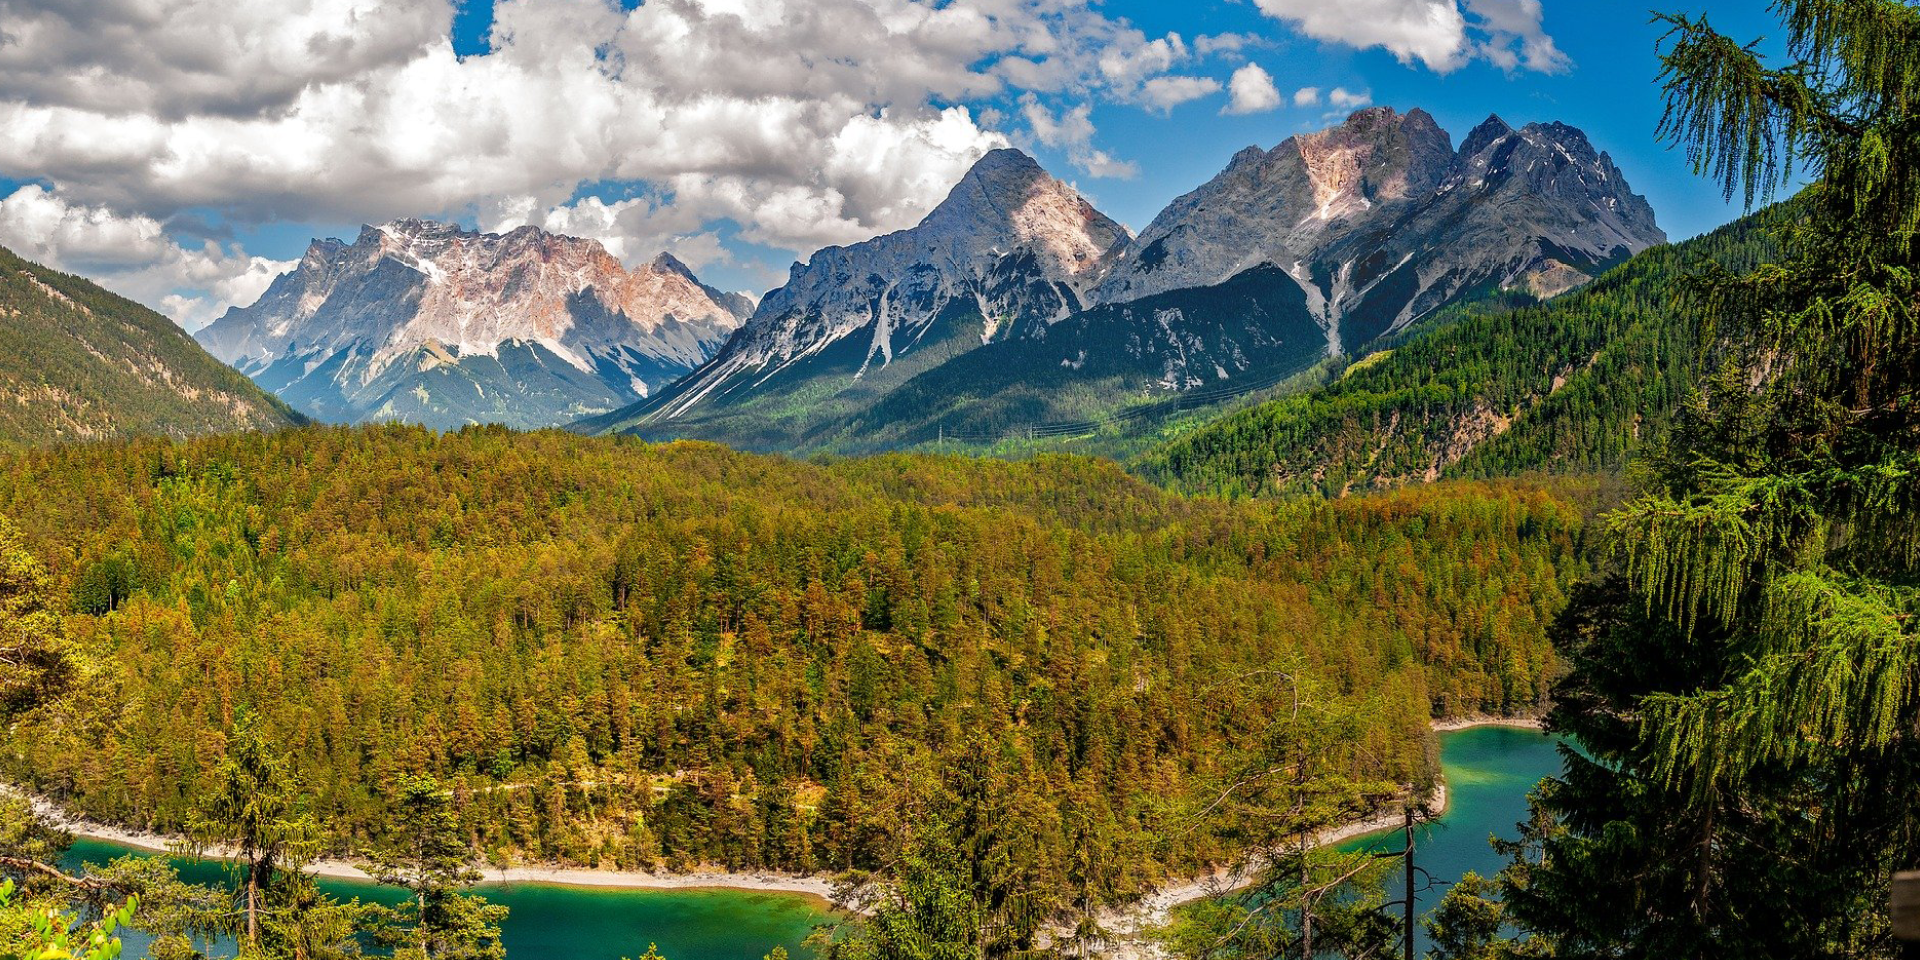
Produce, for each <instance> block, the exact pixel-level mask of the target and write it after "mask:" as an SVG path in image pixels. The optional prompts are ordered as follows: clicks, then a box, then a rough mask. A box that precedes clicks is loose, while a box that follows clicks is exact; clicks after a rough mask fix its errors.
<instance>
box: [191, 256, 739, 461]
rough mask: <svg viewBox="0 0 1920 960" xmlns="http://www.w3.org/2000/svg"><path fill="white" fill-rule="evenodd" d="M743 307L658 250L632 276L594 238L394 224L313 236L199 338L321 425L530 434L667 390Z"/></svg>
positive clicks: (717, 341) (731, 326) (734, 324)
mask: <svg viewBox="0 0 1920 960" xmlns="http://www.w3.org/2000/svg"><path fill="white" fill-rule="evenodd" d="M747 309H748V302H747V300H746V298H744V297H741V296H740V295H738V294H725V293H721V292H720V291H718V290H715V289H713V288H711V287H708V286H706V285H705V284H702V283H701V282H700V281H699V280H698V279H697V278H696V277H695V276H694V275H693V272H692V271H691V270H689V269H688V268H687V267H686V266H685V265H684V264H682V263H680V262H679V261H678V260H675V259H674V258H673V257H671V256H670V255H667V254H661V255H660V257H659V258H657V259H655V260H654V261H653V262H652V263H649V264H645V265H643V266H641V267H639V268H636V269H633V270H628V269H627V268H626V267H625V266H623V265H622V264H621V263H620V261H619V260H618V259H617V258H615V257H614V256H613V255H612V254H610V253H608V252H607V250H606V248H605V247H603V246H602V245H601V244H600V243H599V242H598V241H594V240H585V239H578V238H572V237H562V236H557V235H554V234H550V233H547V232H546V231H543V230H539V229H537V228H534V227H521V228H519V229H516V230H513V231H511V232H508V233H505V234H486V233H476V232H472V231H467V230H463V229H461V228H459V227H457V226H454V225H451V224H443V223H433V222H429V221H421V220H402V221H397V222H395V223H390V224H387V225H385V226H380V227H372V226H369V227H363V228H362V229H361V231H360V235H359V236H358V238H356V239H355V240H354V241H353V242H352V243H346V242H343V241H340V240H336V239H327V240H316V241H314V242H313V243H312V245H310V246H309V247H308V249H307V252H306V255H305V256H304V257H302V258H301V260H300V263H299V265H298V266H296V267H295V269H293V270H292V271H290V272H288V273H286V274H284V275H282V276H281V277H279V278H277V279H276V280H275V281H274V283H273V285H272V286H271V287H269V288H268V290H267V292H266V293H265V294H264V295H263V296H262V297H261V298H260V300H259V301H258V302H256V303H255V304H253V305H252V306H249V307H244V308H234V309H232V310H229V311H228V312H227V314H226V315H225V316H223V317H221V318H220V319H219V320H218V321H215V322H214V323H213V324H212V325H210V326H208V327H206V328H205V329H203V330H201V331H200V332H199V334H198V337H199V339H200V341H201V342H202V343H203V344H205V345H206V346H207V348H208V349H209V350H210V351H211V352H213V353H214V354H215V355H216V356H218V357H220V358H221V359H223V360H225V361H227V362H228V363H231V364H233V365H234V366H236V367H238V368H239V369H240V370H241V371H243V372H245V373H247V374H248V375H249V376H251V377H253V378H254V379H255V380H256V382H258V383H260V384H261V385H263V386H266V387H267V388H268V389H271V390H273V391H274V392H275V393H277V394H279V395H280V396H281V397H283V398H284V399H287V400H288V401H289V402H292V403H293V404H294V405H296V406H298V407H301V408H302V409H305V410H307V411H309V412H311V413H312V414H314V415H315V416H317V417H320V418H321V419H325V420H333V421H342V422H360V421H368V420H404V421H409V422H418V423H423V424H426V425H428V426H433V427H439V428H451V427H456V426H460V425H462V424H465V423H474V422H501V423H506V424H508V425H510V426H515V427H522V428H532V427H543V426H554V425H558V424H563V423H568V422H571V421H573V420H577V419H579V418H581V417H584V416H591V415H593V414H596V413H602V412H605V411H608V410H612V409H615V408H618V407H620V406H622V405H625V404H627V403H631V402H633V401H634V400H636V399H639V398H641V397H645V396H647V395H648V394H649V393H652V392H653V391H655V390H658V389H659V388H660V387H663V386H665V385H667V384H668V383H671V382H672V381H673V380H675V379H678V378H679V377H680V376H681V375H683V374H685V373H686V372H688V371H690V370H692V369H694V368H695V367H697V366H699V365H700V363H702V362H703V361H705V360H706V359H707V358H708V357H709V356H710V355H711V354H712V353H713V352H714V351H715V350H717V349H718V348H719V346H720V345H721V344H722V343H723V342H725V340H726V338H727V337H728V336H729V335H730V334H731V333H732V332H733V331H734V330H735V329H736V328H738V326H739V325H740V322H741V321H742V320H743V319H744V318H745V315H746V312H747Z"/></svg>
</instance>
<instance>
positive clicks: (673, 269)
mask: <svg viewBox="0 0 1920 960" xmlns="http://www.w3.org/2000/svg"><path fill="white" fill-rule="evenodd" d="M647 267H648V268H649V269H651V270H653V271H655V272H658V273H672V274H677V275H679V276H681V277H685V278H686V279H688V280H691V281H693V282H694V283H699V282H700V281H699V280H697V279H695V277H694V275H693V269H692V268H691V267H688V266H687V265H686V264H684V263H681V262H680V258H678V257H676V256H674V255H673V254H671V253H668V252H666V251H665V250H662V251H660V255H659V256H657V257H654V258H653V262H652V263H649V264H647Z"/></svg>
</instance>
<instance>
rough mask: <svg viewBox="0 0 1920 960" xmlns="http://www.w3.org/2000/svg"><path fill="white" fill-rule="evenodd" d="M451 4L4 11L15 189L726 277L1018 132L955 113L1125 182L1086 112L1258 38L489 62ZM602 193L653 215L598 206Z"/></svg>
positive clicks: (628, 18)
mask: <svg viewBox="0 0 1920 960" xmlns="http://www.w3.org/2000/svg"><path fill="white" fill-rule="evenodd" d="M452 12H453V6H452V3H451V0H248V2H246V3H240V4H235V3H232V2H230V0H92V2H88V3H84V4H77V3H72V2H71V0H0V90H4V91H5V92H4V93H0V176H8V177H13V178H17V179H37V180H42V181H45V182H49V183H51V184H52V185H53V194H52V196H54V197H56V198H58V199H59V201H60V202H62V203H66V204H69V205H72V206H73V207H74V208H76V209H87V210H104V211H113V212H114V214H113V215H114V216H116V217H118V218H119V219H121V220H124V221H127V222H142V223H155V224H159V223H165V222H168V221H169V220H170V218H172V217H174V216H176V215H178V214H179V213H181V212H182V211H209V212H211V213H214V214H217V215H218V216H219V217H221V218H222V219H225V220H228V221H230V222H236V223H249V222H259V223H264V222H276V221H280V222H285V221H294V222H300V221H321V222H351V221H354V220H360V221H365V222H382V221H384V220H387V219H392V218H395V217H399V216H470V217H474V218H476V219H478V220H480V221H481V222H482V225H483V226H498V225H501V224H505V223H508V222H515V221H517V222H523V223H540V224H545V225H553V226H555V227H564V228H566V229H572V230H576V231H579V232H589V231H591V232H593V233H594V234H595V235H597V236H600V237H601V239H603V241H605V242H608V243H609V245H610V246H611V245H614V244H618V245H619V247H620V248H621V249H622V250H623V251H624V255H625V256H627V257H628V258H630V259H638V258H644V257H649V256H651V255H652V254H653V252H655V250H656V249H657V248H658V247H662V246H667V247H672V248H674V250H675V252H676V254H678V255H681V256H682V257H683V259H687V260H689V262H691V261H692V260H694V259H696V258H698V257H700V256H702V255H710V256H711V257H712V258H714V259H712V260H710V262H718V259H717V258H718V257H720V256H721V255H722V254H721V253H719V252H718V241H717V239H716V236H717V235H716V233H715V230H716V221H719V220H732V221H734V223H735V224H737V227H738V233H739V235H740V236H742V237H744V238H746V239H748V240H751V241H753V242H756V243H762V244H766V245H768V246H772V247H776V248H782V249H788V250H792V251H794V252H796V253H805V252H807V251H810V250H811V249H812V248H814V247H817V246H819V245H821V244H824V243H843V242H848V241H852V240H858V239H863V238H865V237H867V236H871V235H873V234H875V233H879V232H884V231H887V230H892V229H898V228H900V227H904V226H907V225H910V224H911V223H913V222H914V221H916V220H917V219H918V218H919V217H921V216H923V215H924V214H925V213H926V212H927V210H929V209H930V208H931V207H932V206H933V205H934V204H935V203H937V202H938V201H939V200H940V199H941V197H943V196H944V195H945V192H946V191H947V189H948V188H950V187H951V185H952V184H953V182H954V181H955V180H957V179H958V177H959V176H960V174H961V173H962V172H963V171H964V170H965V169H966V167H967V166H968V165H970V164H971V163H972V162H973V161H974V160H976V159H977V158H978V157H979V156H980V155H981V154H983V153H984V152H985V151H987V150H989V149H991V148H993V147H995V146H1000V145H1003V144H1005V143H1006V142H1007V137H1006V135H1005V133H1004V132H1002V131H1001V130H999V129H996V127H995V124H996V123H997V122H999V121H1000V120H1001V119H1003V118H1002V116H1001V115H1000V114H999V113H997V112H989V111H980V112H975V111H970V110H968V109H966V108H964V107H959V106H954V104H962V103H973V102H979V101H982V100H991V101H996V102H1002V103H1023V102H1024V101H1023V97H1025V96H1029V95H1030V96H1032V97H1034V98H1036V100H1035V102H1036V103H1037V104H1038V105H1039V106H1038V108H1037V109H1038V110H1039V111H1040V113H1042V114H1044V115H1045V116H1046V117H1047V118H1049V120H1050V121H1051V122H1052V123H1054V124H1056V125H1058V126H1059V129H1058V130H1056V131H1053V132H1049V133H1047V134H1045V135H1042V134H1041V132H1040V130H1039V125H1037V124H1033V123H1032V119H1033V117H1032V112H1031V111H1028V110H1027V109H1026V108H1024V107H1022V109H1021V111H1020V113H1021V117H1022V118H1023V119H1026V120H1027V121H1028V122H1029V124H1030V125H1033V126H1034V129H1035V136H1036V137H1039V138H1040V139H1042V141H1043V142H1045V141H1046V140H1047V138H1049V137H1051V138H1052V139H1053V142H1055V143H1057V144H1060V145H1061V146H1062V149H1064V150H1066V151H1067V152H1068V153H1069V155H1070V157H1071V158H1072V159H1073V162H1074V163H1075V165H1076V166H1078V167H1079V168H1081V169H1082V170H1085V171H1086V172H1088V173H1092V174H1096V175H1101V176H1116V175H1125V174H1127V173H1130V172H1131V165H1129V164H1127V163H1125V162H1124V161H1120V160H1116V159H1114V158H1113V157H1111V156H1109V155H1108V154H1106V153H1105V152H1104V151H1102V150H1100V149H1098V148H1097V147H1096V146H1095V145H1094V138H1095V135H1096V134H1095V132H1094V131H1093V130H1092V124H1091V121H1090V107H1089V108H1088V112H1085V113H1082V112H1080V111H1081V109H1082V107H1087V105H1089V104H1092V103H1095V102H1108V103H1122V104H1133V105H1138V106H1141V107H1144V108H1147V109H1151V110H1158V111H1166V110H1171V109H1172V108H1173V107H1174V106H1177V105H1178V104H1181V103H1185V102H1188V101H1190V100H1193V99H1196V98H1199V97H1203V96H1207V95H1209V94H1211V93H1214V92H1217V91H1219V90H1220V89H1221V87H1220V84H1219V82H1218V81H1217V80H1213V79H1211V78H1208V77H1203V76H1195V75H1191V74H1192V73H1193V72H1194V71H1192V70H1191V69H1188V70H1186V71H1185V72H1177V71H1181V70H1182V65H1183V64H1190V63H1192V62H1193V61H1194V60H1195V59H1196V58H1199V57H1206V56H1214V55H1231V54H1232V53H1234V52H1235V51H1237V50H1239V49H1241V48H1243V47H1244V46H1246V45H1247V44H1248V43H1249V42H1251V41H1249V40H1248V39H1247V38H1243V37H1235V36H1230V35H1227V36H1216V37H1204V38H1200V39H1198V40H1196V41H1194V43H1192V44H1188V43H1187V42H1186V41H1185V40H1184V39H1182V38H1181V37H1180V36H1179V35H1178V34H1171V33H1169V34H1166V35H1164V36H1157V37H1156V36H1149V35H1147V34H1145V33H1144V32H1142V31H1140V30H1139V29H1137V28H1135V27H1133V26H1131V25H1129V24H1127V23H1126V22H1125V21H1120V20H1114V19H1109V18H1107V17H1106V16H1104V15H1103V14H1101V13H1100V12H1099V11H1098V10H1097V9H1096V8H1095V7H1094V6H1092V5H1089V4H1086V3H1083V2H1066V0H973V2H968V3H964V4H962V3H949V4H941V5H935V4H929V3H924V2H919V0H651V2H648V3H645V4H642V5H639V6H638V7H636V8H635V9H631V10H628V9H624V7H623V5H622V4H619V3H617V2H614V0H499V2H498V3H497V5H496V7H495V9H494V24H493V28H492V33H491V35H490V37H489V38H488V45H489V48H490V52H489V53H486V54H484V55H479V56H468V57H459V56H456V55H455V53H454V52H453V49H452V46H451V43H450V41H449V40H448V38H447V30H448V25H449V24H450V22H451V17H452ZM605 182H616V183H620V182H626V183H640V184H644V185H645V188H646V189H645V190H644V191H643V193H644V196H645V198H646V199H644V200H632V199H628V200H612V201H607V200H600V199H595V200H593V202H591V203H589V202H587V201H585V200H581V199H579V198H578V194H579V192H580V188H581V186H582V185H583V184H598V183H605ZM595 204H598V206H595ZM183 249H184V248H183ZM701 251H705V253H704V254H703V253H702V252H701ZM689 254H691V255H689ZM225 255H226V256H227V257H228V258H231V257H233V256H235V254H234V253H233V252H232V251H230V250H229V251H226V252H225Z"/></svg>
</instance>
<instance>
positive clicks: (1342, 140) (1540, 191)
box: [1095, 107, 1665, 352]
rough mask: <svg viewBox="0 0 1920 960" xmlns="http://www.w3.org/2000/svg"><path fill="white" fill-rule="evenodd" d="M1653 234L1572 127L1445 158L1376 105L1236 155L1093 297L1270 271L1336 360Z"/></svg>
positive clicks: (1139, 294) (1592, 263)
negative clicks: (1313, 320) (1316, 323)
mask: <svg viewBox="0 0 1920 960" xmlns="http://www.w3.org/2000/svg"><path fill="white" fill-rule="evenodd" d="M1664 240H1665V235H1664V234H1662V233H1661V232H1660V230H1659V228H1658V227H1657V226H1656V225H1655V224H1654V220H1653V211H1652V208H1650V207H1648V206H1647V205H1646V201H1645V200H1644V199H1643V198H1641V197H1639V196H1637V195H1635V194H1633V192H1632V191H1631V190H1630V189H1628V187H1627V184H1626V181H1625V178H1624V177H1622V176H1621V175H1620V171H1619V170H1618V169H1617V168H1615V167H1614V166H1613V163H1612V161H1611V160H1610V159H1609V158H1607V157H1605V156H1604V155H1600V154H1597V153H1596V152H1595V151H1594V149H1593V146H1592V144H1591V143H1590V142H1589V141H1588V140H1587V138H1586V135H1585V134H1583V133H1581V132H1580V131H1579V130H1577V129H1575V128H1573V127H1570V126H1567V125H1565V124H1560V123H1539V124H1530V125H1528V126H1527V127H1524V128H1522V129H1519V130H1515V129H1513V128H1512V127H1510V126H1508V124H1507V123H1506V121H1504V120H1502V119H1501V118H1499V117H1498V116H1492V117H1488V118H1487V120H1486V121H1485V122H1483V123H1481V124H1480V125H1479V126H1477V127H1475V128H1474V130H1473V131H1472V132H1471V133H1469V134H1468V136H1467V138H1466V140H1465V141H1463V142H1462V144H1461V147H1460V149H1459V150H1458V151H1456V150H1455V149H1454V148H1453V144H1452V140H1451V138H1450V137H1449V136H1448V135H1447V132H1446V131H1445V130H1442V129H1441V128H1440V126H1439V124H1437V123H1436V122H1435V121H1434V119H1433V117H1432V116H1431V115H1429V114H1428V113H1427V112H1426V111H1424V110H1419V109H1414V110H1409V111H1407V112H1405V113H1400V112H1398V111H1396V110H1394V109H1392V108H1390V107H1373V108H1369V109H1366V110H1360V111H1356V112H1355V113H1353V114H1352V115H1351V116H1349V117H1348V118H1347V119H1346V120H1345V121H1344V122H1342V123H1340V124H1338V125H1336V126H1333V127H1330V128H1328V129H1325V130H1321V131H1318V132H1315V133H1308V134H1300V135H1297V136H1294V137H1291V138H1288V139H1287V140H1286V141H1285V142H1283V143H1281V144H1280V146H1278V147H1276V148H1274V149H1273V150H1272V151H1269V152H1267V153H1265V154H1260V153H1258V152H1257V151H1254V150H1243V151H1241V152H1240V153H1239V154H1237V155H1235V156H1234V158H1233V162H1232V163H1230V164H1229V165H1228V166H1227V168H1226V169H1225V170H1223V171H1222V172H1221V173H1220V174H1219V175H1218V176H1216V177H1215V178H1214V179H1213V180H1211V181H1209V182H1208V183H1206V184H1204V185H1202V186H1201V187H1200V188H1199V189H1197V190H1195V191H1193V192H1192V193H1189V194H1187V195H1185V196H1183V197H1180V198H1179V199H1177V200H1175V201H1174V202H1173V203H1172V204H1170V205H1168V207H1167V209H1166V210H1164V211H1162V212H1161V213H1160V215H1159V216H1157V217H1155V218H1154V221H1153V223H1152V224H1151V225H1149V226H1148V227H1147V229H1146V230H1145V231H1143V232H1142V233H1141V235H1140V237H1139V239H1138V240H1136V241H1135V242H1134V244H1133V245H1132V246H1131V247H1130V248H1129V249H1128V250H1127V251H1126V252H1125V253H1124V254H1123V255H1122V257H1121V258H1120V260H1119V262H1118V263H1117V264H1116V266H1115V267H1114V269H1113V271H1112V273H1111V274H1110V275H1109V277H1108V278H1107V279H1106V280H1105V281H1103V282H1102V283H1101V285H1100V286H1099V288H1098V289H1097V291H1096V296H1095V299H1096V301H1097V302H1099V303H1103V304H1118V303H1127V302H1132V301H1138V300H1141V299H1143V298H1146V297H1151V296H1155V295H1159V294H1163V293H1169V292H1172V291H1177V290H1185V289H1198V288H1203V287H1212V286H1215V285H1218V284H1222V283H1225V282H1226V281H1228V280H1230V279H1231V278H1233V277H1235V276H1239V275H1241V274H1244V273H1247V272H1249V271H1252V270H1255V269H1257V268H1261V267H1269V266H1270V267H1277V268H1279V271H1280V272H1281V273H1282V274H1283V275H1285V276H1287V277H1290V278H1291V279H1292V281H1293V282H1294V283H1296V284H1298V285H1299V287H1300V289H1301V291H1302V292H1303V293H1304V294H1305V295H1306V298H1307V302H1308V304H1309V307H1310V309H1312V310H1313V311H1315V312H1316V313H1317V314H1318V315H1319V317H1320V320H1321V323H1322V325H1323V326H1324V328H1325V330H1326V332H1327V346H1328V349H1329V350H1331V351H1335V352H1340V351H1344V350H1346V349H1348V348H1351V347H1357V346H1358V345H1359V344H1360V343H1363V342H1365V341H1367V340H1370V339H1372V338H1374V337H1377V336H1379V335H1380V334H1381V333H1383V332H1385V331H1388V330H1392V329H1398V328H1400V327H1403V326H1405V325H1406V324H1408V323H1411V322H1413V321H1415V320H1417V319H1418V318H1420V317H1422V316H1426V315H1428V314H1430V313H1431V312H1432V311H1433V310H1435V309H1438V308H1439V307H1440V306H1444V305H1445V304H1446V303H1449V302H1452V301H1453V300H1454V299H1456V298H1458V297H1461V296H1467V295H1470V294H1471V293H1472V292H1473V291H1475V290H1484V289H1487V288H1488V287H1489V285H1491V286H1494V287H1510V288H1523V289H1527V290H1530V291H1532V292H1534V293H1535V294H1536V295H1540V296H1551V295H1553V294H1556V293H1559V292H1561V291H1563V290H1566V289H1570V288H1571V286H1574V285H1578V284H1579V283H1584V282H1585V281H1586V280H1587V279H1590V278H1591V277H1592V276H1595V275H1596V274H1597V272H1598V271H1599V270H1601V269H1604V268H1605V267H1606V266H1607V265H1609V264H1611V263H1615V262H1618V261H1619V260H1620V259H1622V258H1624V257H1625V256H1626V255H1628V254H1631V253H1634V252H1637V251H1639V250H1642V249H1644V248H1646V247H1647V246H1649V245H1651V244H1654V243H1659V242H1662V241H1664Z"/></svg>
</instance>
